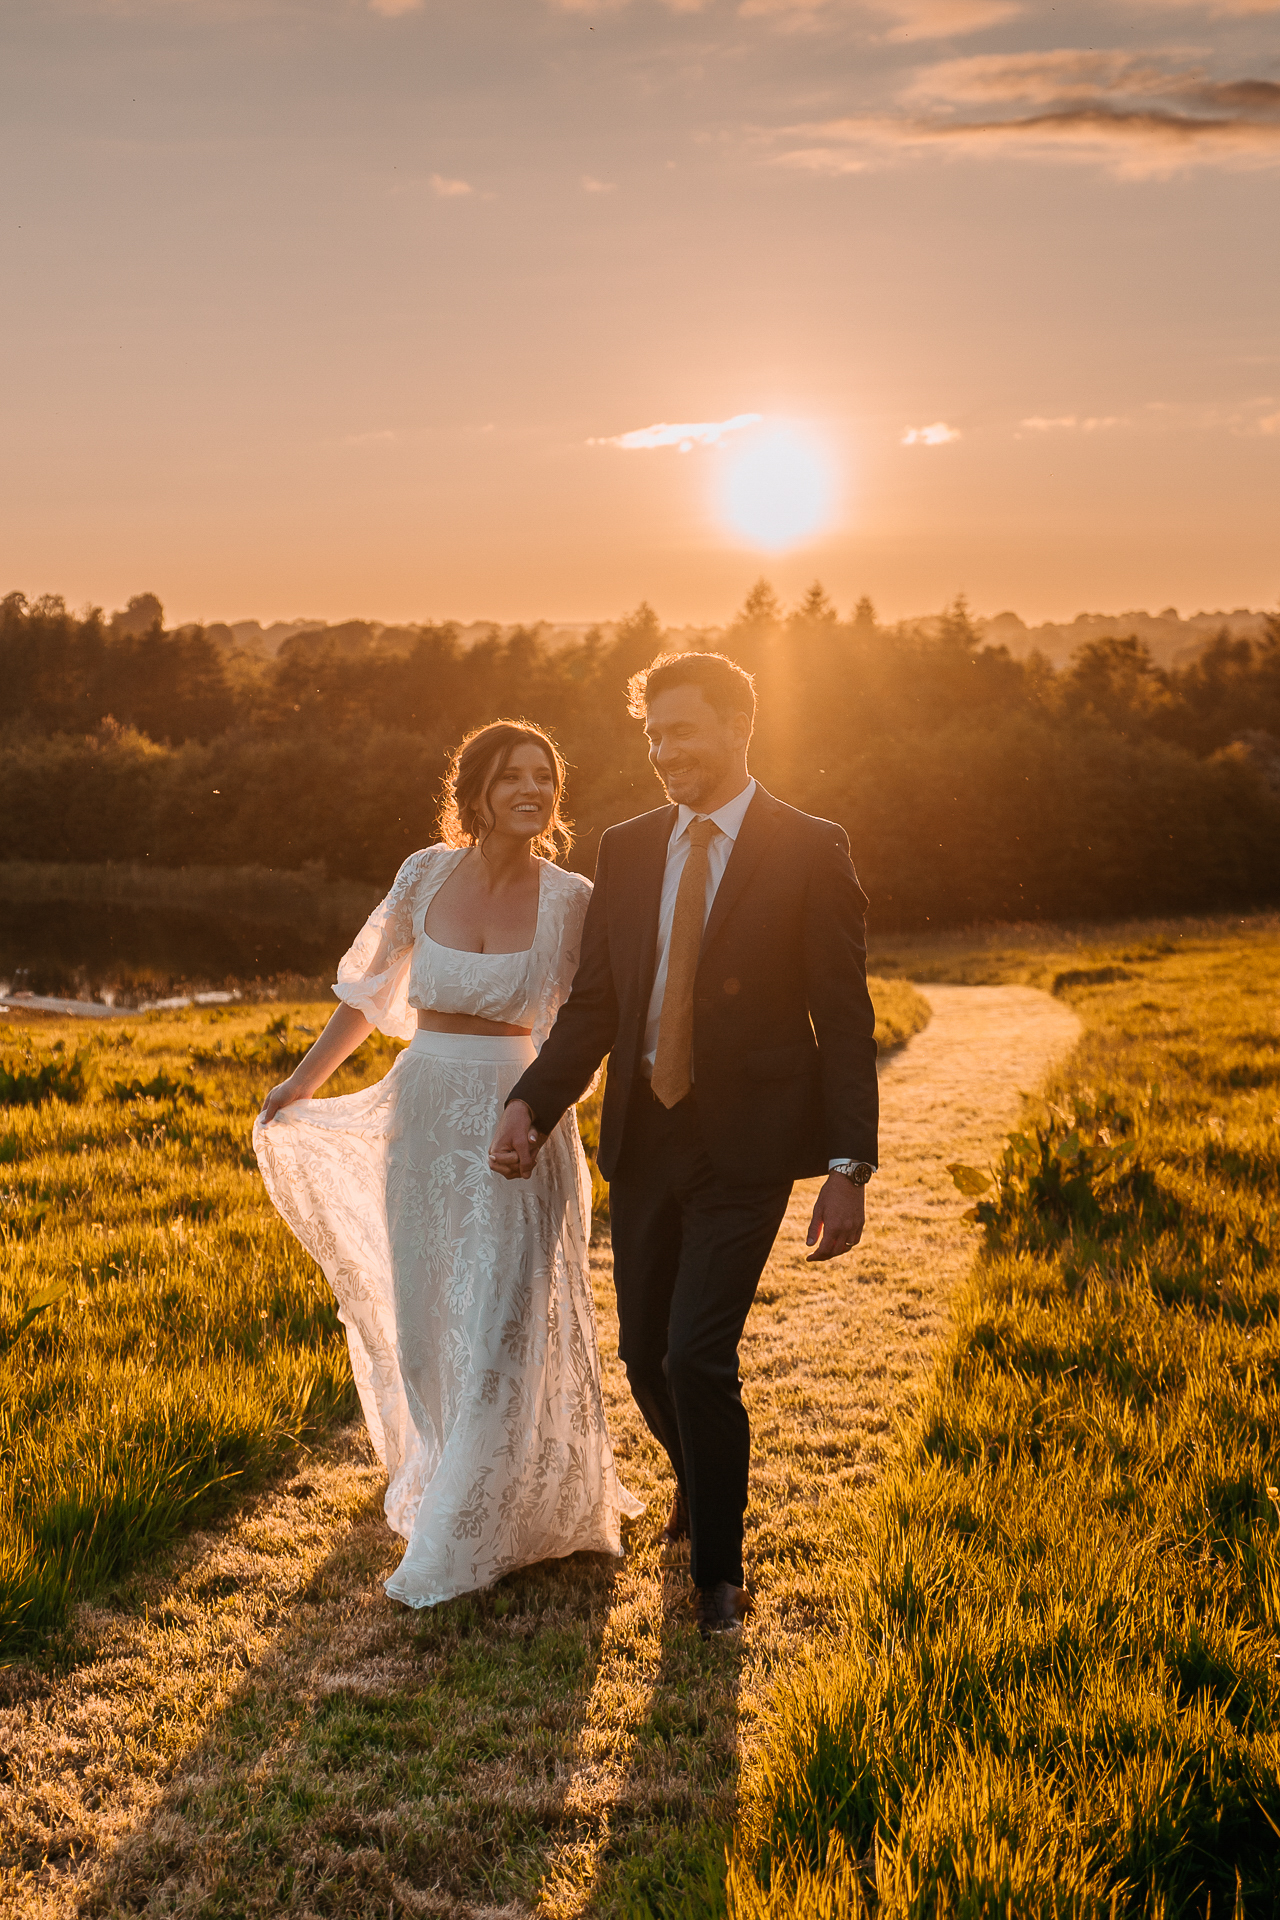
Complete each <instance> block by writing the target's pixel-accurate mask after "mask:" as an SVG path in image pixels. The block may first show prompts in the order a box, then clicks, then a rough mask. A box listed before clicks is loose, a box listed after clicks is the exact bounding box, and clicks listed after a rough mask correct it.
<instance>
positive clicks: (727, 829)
mask: <svg viewBox="0 0 1280 1920" xmlns="http://www.w3.org/2000/svg"><path fill="white" fill-rule="evenodd" d="M755 791H756V783H755V781H754V780H748V782H747V784H746V786H745V787H744V788H743V789H742V792H741V793H738V794H735V795H734V797H733V799H732V800H726V801H725V803H724V805H723V806H722V807H717V809H716V811H715V812H714V813H695V812H694V811H693V808H692V807H685V806H682V807H681V808H680V811H679V814H678V815H677V818H676V830H675V833H674V834H673V836H672V838H673V839H675V840H678V839H679V838H680V835H681V834H682V833H686V832H687V831H688V828H689V822H690V821H691V820H714V821H715V823H716V825H717V826H718V827H719V829H720V831H721V833H722V834H724V836H725V838H726V839H727V840H736V839H737V837H738V832H739V829H740V828H741V826H742V822H743V820H744V819H745V818H746V813H747V808H748V807H749V806H750V805H751V802H752V800H753V799H754V798H755Z"/></svg>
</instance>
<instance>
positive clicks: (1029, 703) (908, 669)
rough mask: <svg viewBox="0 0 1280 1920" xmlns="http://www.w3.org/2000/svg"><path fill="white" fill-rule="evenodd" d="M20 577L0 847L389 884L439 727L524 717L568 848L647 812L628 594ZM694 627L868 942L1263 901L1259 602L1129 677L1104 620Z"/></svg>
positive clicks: (1279, 884) (813, 592) (583, 850)
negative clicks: (172, 595) (421, 613)
mask: <svg viewBox="0 0 1280 1920" xmlns="http://www.w3.org/2000/svg"><path fill="white" fill-rule="evenodd" d="M128 612H129V615H130V616H131V617H129V618H125V617H122V616H116V617H115V618H114V619H112V620H110V621H108V620H107V619H105V618H104V616H103V615H102V613H101V612H100V611H97V610H89V611H87V612H85V613H82V614H74V613H71V612H69V611H68V610H67V608H66V607H65V606H64V604H63V602H62V601H61V600H60V599H58V598H56V597H54V596H46V597H44V598H42V599H38V600H36V601H34V602H31V603H30V604H29V603H28V602H27V601H26V600H25V599H24V597H23V596H22V595H21V594H17V593H13V594H10V595H9V596H8V597H7V598H6V599H5V600H4V601H3V602H0V686H3V688H4V713H3V719H2V720H0V860H7V861H12V860H22V861H45V862H86V861H88V862H97V861H107V860H111V861H137V862H146V863H149V864H151V865H152V866H155V867H161V868H177V867H183V866H188V865H199V866H206V867H208V866H228V867H245V866H260V867H261V866H265V867H272V868H276V869H288V870H297V869H300V868H302V867H304V866H308V865H313V864H314V863H319V864H320V865H321V866H322V867H323V869H324V871H325V872H326V873H327V874H328V875H329V876H330V878H333V879H345V880H359V881H363V882H369V883H374V884H383V883H386V882H389V881H390V878H391V876H392V874H393V873H394V871H395V869H396V867H397V865H398V864H399V862H400V861H401V860H402V859H403V858H404V856H405V855H406V854H407V853H409V852H411V851H412V850H413V849H414V848H415V847H418V846H421V845H423V844H424V843H426V842H427V841H429V840H430V838H431V837H432V834H433V831H434V824H435V817H436V808H437V804H438V798H439V789H440V779H441V774H442V772H443V769H444V765H445V762H446V758H447V755H448V753H449V750H450V749H451V747H452V746H453V745H454V744H455V743H456V742H457V741H458V740H459V739H460V737H461V736H462V735H463V734H464V733H465V732H466V731H467V730H468V728H470V727H472V726H475V725H477V724H479V723H482V722H484V721H486V720H490V719H493V718H496V717H498V716H499V715H515V716H526V717H528V718H530V719H533V720H536V721H538V722H539V723H540V724H542V725H544V726H546V727H547V728H549V730H550V731H551V732H552V733H553V734H554V736H555V737H556V739H557V740H558V741H559V743H560V745H561V747H562V749H563V750H564V753H565V755H566V758H567V760H568V762H569V767H570V774H569V786H568V795H567V798H568V809H569V812H570V815H571V816H572V818H573V819H574V821H575V823H576V830H577V834H578V840H577V844H576V846H575V848H574V852H573V855H572V863H573V864H574V865H575V866H578V867H580V868H581V869H582V870H584V871H586V872H590V871H591V870H592V867H593V865H594V859H595V848H596V845H597V843H598V839H599V836H600V833H601V832H602V831H603V830H604V828H606V827H607V826H608V825H610V823H611V822H614V821H617V820H620V819H623V818H626V817H627V816H628V815H630V814H633V813H637V812H643V811H645V810H647V809H648V808H649V807H651V806H653V805H656V804H658V802H659V800H660V797H661V795H660V789H659V788H658V786H657V783H656V781H655V779H654V776H653V774H652V772H651V770H650V769H649V767H648V765H647V761H646V757H645V748H644V739H643V735H642V732H641V730H640V728H639V726H638V725H637V723H636V722H635V721H634V720H633V719H631V718H630V717H629V716H628V714H627V712H626V708H625V701H624V686H625V682H626V679H627V676H628V675H629V674H630V673H632V672H634V671H635V669H636V668H638V667H641V666H643V665H645V664H646V663H647V662H648V661H649V660H651V659H652V658H653V657H654V655H655V654H657V653H659V652H660V651H661V650H662V649H663V646H664V644H667V642H666V640H665V636H664V631H663V628H662V624H661V622H660V620H659V618H658V616H657V615H656V613H655V612H654V611H653V609H652V608H650V607H649V606H648V605H647V604H643V603H642V604H641V605H640V606H639V607H638V608H636V609H635V610H634V611H633V612H632V613H630V614H629V615H627V616H626V617H625V618H623V619H622V620H620V621H618V622H616V623H614V624H612V625H610V626H608V627H603V628H597V629H592V630H591V631H589V632H587V633H585V634H583V635H573V636H570V637H568V638H565V636H563V635H560V636H552V637H548V635H547V633H546V631H545V630H544V629H542V628H539V627H529V628H518V629H516V630H515V631H514V632H506V633H500V632H499V631H498V630H496V629H495V630H493V632H492V633H491V634H490V635H489V636H488V637H485V636H484V635H483V634H482V635H481V636H480V637H479V638H474V637H468V638H467V640H465V641H464V639H463V638H462V636H461V635H460V631H459V629H458V628H457V627H456V626H453V625H449V624H444V625H425V626H419V627H408V628H405V627H401V628H397V629H394V630H388V631H387V632H384V633H382V634H380V635H378V636H376V637H371V636H370V634H369V632H368V630H366V629H363V628H360V627H358V626H356V625H354V624H353V627H352V628H351V629H344V628H322V629H317V630H315V631H303V632H299V633H296V634H294V635H293V636H292V637H291V638H289V639H288V640H286V641H285V643H284V644H283V645H282V646H281V647H280V649H279V651H278V653H276V654H275V655H274V657H263V656H261V655H255V654H253V653H251V652H250V651H248V650H245V649H240V648H237V647H236V646H234V645H228V644H227V642H226V639H225V637H224V636H225V634H226V629H223V630H222V631H221V633H211V632H209V631H206V630H205V629H204V628H201V627H194V626H187V627H180V628H177V629H175V630H171V631H170V630H166V629H165V627H164V625H163V610H162V608H161V606H160V603H159V601H158V600H156V599H155V597H154V596H152V595H142V596H139V597H138V598H137V599H136V600H135V601H133V602H131V603H130V608H129V610H128ZM704 644H708V645H715V646H718V647H720V648H721V649H722V650H723V651H724V652H726V653H728V654H730V655H731V656H732V657H733V658H735V659H737V660H739V661H740V662H741V663H742V664H743V665H744V666H745V667H748V668H749V669H750V670H751V671H752V672H753V673H754V674H755V676H756V684H757V691H758V695H759V701H760V712H759V718H758V723H757V730H756V737H755V741H754V743H753V749H752V769H753V771H754V772H755V773H756V774H757V775H758V777H759V778H760V779H761V780H762V781H763V782H764V783H765V785H766V786H767V787H768V788H769V789H770V790H771V791H772V792H774V793H776V794H777V795H778V796H779V797H780V798H782V799H784V800H787V801H789V802H791V803H792V804H794V805H796V806H800V807H803V808H806V809H807V810H809V811H811V812H814V813H819V814H822V815H824V816H826V817H828V818H831V819H835V820H839V821H840V822H841V823H842V824H843V825H844V826H845V827H846V828H847V830H848V832H849V836H850V840H851V842H852V845H853V850H854V859H855V862H856V864H857V866H858V870H859V873H860V876H861V878H862V881H863V884H864V886H865V887H866V889H867V892H868V894H869V895H870V897H871V902H872V908H871V911H872V916H873V923H874V924H875V925H876V926H878V927H879V928H880V929H881V930H883V931H890V930H900V929H912V928H921V927H924V926H926V925H927V926H931V927H935V928H936V927H939V926H944V925H965V924H972V923H976V922H979V921H991V920H1006V921H1008V920H1014V921H1020V920H1032V919H1054V920H1064V919H1065V920H1084V919H1091V920H1105V919H1108V918H1113V917H1115V916H1117V915H1119V914H1136V913H1151V914H1154V913H1171V912H1175V913H1176V912H1198V911H1208V910H1221V909H1223V908H1235V907H1239V908H1246V907H1254V906H1262V905H1271V904H1275V903H1276V902H1277V901H1280V615H1276V616H1271V617H1269V618H1268V621H1267V630H1266V632H1265V634H1264V635H1263V636H1262V637H1261V638H1258V639H1252V638H1245V637H1239V636H1236V637H1232V635H1231V634H1229V633H1228V632H1226V631H1224V632H1222V633H1221V634H1219V635H1217V636H1216V637H1214V638H1211V639H1210V640H1209V641H1208V642H1207V644H1206V645H1205V646H1204V648H1203V649H1202V650H1201V651H1200V653H1199V654H1198V655H1197V656H1196V657H1195V658H1194V659H1192V660H1190V661H1187V662H1185V663H1183V664H1179V665H1173V666H1160V665H1157V664H1156V662H1155V661H1154V660H1153V658H1152V656H1151V654H1150V652H1149V650H1148V648H1147V647H1146V645H1145V644H1144V643H1143V642H1142V641H1141V640H1139V639H1138V638H1136V637H1134V636H1133V635H1127V634H1124V633H1122V632H1118V633H1116V634H1115V635H1113V636H1111V637H1108V638H1099V639H1094V640H1091V641H1089V642H1087V643H1086V644H1084V645H1082V646H1081V647H1079V648H1078V649H1077V651H1076V652H1075V654H1074V655H1073V656H1072V657H1071V659H1070V660H1069V662H1067V664H1065V665H1064V666H1060V667H1055V666H1053V665H1052V664H1051V663H1050V662H1049V661H1048V660H1047V659H1045V658H1043V657H1042V656H1039V655H1036V654H1032V655H1031V656H1030V657H1029V658H1017V657H1015V656H1013V655H1012V654H1010V653H1009V652H1008V651H1007V650H1006V649H1005V648H1003V647H1001V646H997V645H991V644H987V643H985V642H984V641H983V638H982V636H981V635H980V633H979V632H978V629H977V627H976V626H975V623H974V621H973V619H972V618H971V616H970V613H969V610H968V608H967V607H966V605H965V603H964V601H963V599H958V600H957V601H956V602H955V603H954V604H953V605H952V606H950V607H949V608H948V609H947V610H946V611H945V612H944V613H943V614H942V615H941V616H940V617H936V618H934V619H932V620H929V621H916V622H904V623H897V624H885V623H882V622H881V621H879V620H878V619H877V617H876V613H875V610H874V608H873V607H872V606H871V604H870V602H868V601H867V600H862V601H860V602H859V604H858V606H857V607H856V609H855V610H854V611H853V612H852V614H850V615H849V616H847V617H842V616H841V615H840V614H839V613H838V611H837V609H836V608H835V607H834V606H833V605H832V604H831V602H830V600H829V599H828V597H827V595H826V594H825V593H824V592H823V590H822V588H821V587H820V586H819V585H817V584H815V585H814V586H813V587H812V588H811V589H810V591H809V592H808V593H807V594H806V595H805V597H804V598H803V600H802V601H801V603H800V604H799V605H798V606H797V607H796V608H795V609H793V610H785V609H784V608H783V607H782V606H781V605H780V604H779V602H778V600H777V598H776V596H775V594H774V592H773V590H772V589H771V587H770V586H769V585H768V583H767V582H765V581H760V582H758V583H757V585H756V586H755V587H754V588H753V589H752V591H751V593H750V594H749V595H748V597H747V600H746V602H745V604H744V606H743V607H742V609H741V611H740V612H739V614H738V615H737V617H736V618H735V619H734V620H733V622H732V623H731V624H730V625H729V626H728V627H726V628H724V629H722V630H719V631H717V632H716V633H715V634H714V635H709V636H708V637H707V639H706V641H705V642H704Z"/></svg>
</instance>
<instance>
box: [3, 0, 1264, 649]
mask: <svg viewBox="0 0 1280 1920" xmlns="http://www.w3.org/2000/svg"><path fill="white" fill-rule="evenodd" d="M0 158H2V167H0V173H2V184H0V205H2V207H3V223H4V224H3V234H4V262H5V268H4V274H3V283H2V285H0V310H2V312H3V326H4V342H5V344H4V354H3V403H2V413H0V419H2V422H3V439H2V444H3V461H2V463H0V593H3V592H6V591H8V590H10V589H12V588H17V589H19V590H21V591H22V592H24V593H26V594H28V595H30V596H34V595H36V594H39V593H44V592H56V593H62V594H64V595H65V596H66V598H67V600H68V601H69V602H70V603H71V604H73V605H79V604H81V603H83V602H85V601H93V602H96V603H100V604H104V605H106V606H107V607H112V606H119V605H121V604H123V602H124V600H125V599H126V598H127V597H128V596H129V595H130V594H134V593H138V592H141V591H143V590H152V591H154V592H156V593H158V594H159V595H160V597H161V599H162V600H163V602H164V604H165V608H166V615H167V618H168V619H169V620H170V621H171V622H172V621H177V620H190V619H206V620H214V619H237V618H245V617H257V618H260V619H262V620H264V621H267V620H271V619H275V618H289V617H293V616H296V615H300V614H305V615H317V616H322V617H326V618H330V619H339V618H343V617H347V616H351V615H365V616H370V617H377V618H382V619H426V618H444V617H456V618H460V619H473V618H480V617H486V618H494V619H499V620H508V619H517V618H534V617H538V616H545V617H548V618H552V619H564V620H586V619H593V618H609V617H612V616H615V615H616V614H617V613H619V612H620V611H622V610H623V609H625V608H626V607H628V606H631V605H634V604H635V602H636V601H638V600H639V599H640V598H641V597H642V596H643V597H647V598H648V599H649V600H650V601H652V603H653V604H654V605H655V606H656V607H657V609H658V611H659V613H660V614H661V615H662V616H663V618H664V619H665V620H668V621H671V622H683V621H712V620H720V619H724V618H727V617H728V616H729V615H730V614H731V613H732V611H733V610H734V608H735V606H736V605H738V604H739V603H740V602H741V600H742V598H743V596H744V595H745V593H746V590H747V588H748V587H749V586H750V584H751V582H752V580H753V579H754V578H755V577H756V576H757V575H759V574H760V573H762V572H763V573H766V574H767V575H768V576H769V577H770V578H771V579H772V580H773V581H774V583H775V585H776V586H777V587H778V589H779V591H780V592H781V593H782V594H783V596H784V598H794V597H795V596H796V595H797V594H798V593H799V591H800V590H801V589H802V588H803V587H804V586H805V585H807V583H808V582H809V581H810V580H811V579H812V578H813V577H814V576H815V575H817V576H820V577H821V579H822V580H823V581H824V583H825V584H826V586H827V588H828V590H829V591H830V592H831V593H832V594H833V595H834V597H835V598H836V600H837V601H838V603H839V604H840V605H841V607H842V608H847V607H848V606H849V605H850V604H851V603H852V602H853V600H855V599H856V598H857V597H858V596H859V595H860V594H863V593H866V594H870V595H871V597H872V598H873V600H874V601H875V602H876V604H877V606H878V608H879V609H880V611H881V612H882V613H883V614H885V615H887V616H895V617H896V616H899V615H903V614H907V613H921V612H925V611H928V610H929V609H930V608H933V607H936V606H938V605H940V604H941V603H942V602H943V601H944V600H946V599H948V598H950V597H951V596H952V595H953V594H955V593H956V592H957V591H960V590H963V591H965V592H966V593H967V594H968V595H969V596H970V599H971V600H972V601H973V602H974V604H975V606H976V607H977V608H978V609H979V610H980V611H983V612H987V613H994V612H997V611H999V610H1001V609H1002V608H1005V607H1012V608H1015V609H1016V610H1018V611H1019V612H1020V613H1022V614H1023V616H1024V617H1025V618H1027V619H1029V620H1031V619H1044V618H1055V619H1056V618H1062V617H1069V616H1070V615H1071V614H1074V613H1076V612H1077V611H1080V610H1083V609H1098V610H1116V611H1118V610H1120V609H1128V608H1134V607H1148V608H1150V609H1151V610H1152V611H1155V610H1158V609H1159V608H1162V607H1164V606H1166V605H1169V604H1173V605H1175V606H1177V607H1179V608H1180V609H1181V611H1183V612H1184V613H1186V612H1190V611H1194V610H1195V609H1197V608H1201V607H1204V608H1217V607H1225V608H1231V607H1235V606H1242V605H1250V606H1255V607H1259V606H1274V605H1275V604H1276V602H1277V599H1278V597H1280V525H1278V521H1280V218H1278V217H1277V216H1278V213H1280V6H1277V5H1264V4H1259V3H1258V0H1219V4H1217V5H1199V4H1185V5H1178V4H1163V3H1162V0H1129V3H1128V4H1126V3H1125V0H1108V4H1106V5H1097V6H1088V5H1073V4H1059V5H1056V6H1049V5H1044V4H1026V5H1021V4H1018V0H880V3H879V4H876V5H872V4H864V3H855V0H826V4H812V5H805V4H792V3H791V0H705V4H698V3H697V0H669V3H668V4H659V0H630V3H629V4H625V3H623V4H605V3H604V0H601V3H600V4H589V0H572V3H571V0H562V3H561V4H555V3H554V0H373V3H372V4H370V3H369V0H5V4H4V7H3V9H2V11H0Z"/></svg>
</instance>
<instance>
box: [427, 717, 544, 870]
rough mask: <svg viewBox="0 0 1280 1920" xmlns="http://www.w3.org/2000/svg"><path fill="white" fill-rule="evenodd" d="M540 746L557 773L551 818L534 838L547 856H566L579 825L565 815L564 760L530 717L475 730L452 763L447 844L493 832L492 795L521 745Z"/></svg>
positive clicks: (443, 812) (445, 814) (447, 779)
mask: <svg viewBox="0 0 1280 1920" xmlns="http://www.w3.org/2000/svg"><path fill="white" fill-rule="evenodd" d="M525 746H529V747H538V748H540V749H541V751H542V752H543V753H544V754H545V755H546V757H547V764H548V765H549V766H550V768H551V771H552V773H553V774H554V775H555V783H556V797H555V800H554V801H553V802H552V806H551V818H550V819H549V820H548V822H547V824H546V826H545V827H544V828H543V830H542V832H541V833H540V834H539V835H538V836H537V838H536V840H535V841H534V843H533V849H534V852H535V853H540V854H541V855H542V857H543V859H544V860H558V859H562V858H563V857H564V855H565V854H567V853H568V851H569V849H570V847H571V846H572V845H573V829H572V828H571V827H570V825H569V823H568V821H567V820H562V819H561V817H560V800H561V796H562V795H563V793H564V760H563V759H562V758H561V754H560V749H559V748H558V747H557V746H556V743H555V741H554V740H553V739H552V738H551V736H550V734H546V733H544V732H543V731H542V728H541V727H535V726H534V725H533V724H532V723H531V722H530V721H528V720H494V721H493V722H491V724H490V725H489V726H487V727H476V728H475V730H474V732H472V733H469V734H468V735H467V737H466V739H465V740H464V741H463V742H462V745H461V746H460V747H459V748H458V750H457V752H456V753H455V754H454V756H453V758H452V760H450V762H449V766H448V770H447V772H446V773H445V776H444V800H443V803H442V805H441V808H440V838H441V839H442V840H443V841H444V844H445V845H446V847H479V848H480V849H481V851H482V852H483V850H484V843H485V841H486V839H487V838H488V837H489V834H490V833H491V832H492V831H493V812H492V809H491V808H490V806H489V794H490V791H491V789H492V787H493V784H494V782H495V780H497V778H498V776H499V774H501V773H503V772H505V770H506V767H507V763H508V761H509V760H510V758H511V756H512V754H513V753H514V752H515V750H516V748H517V747H525Z"/></svg>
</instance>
